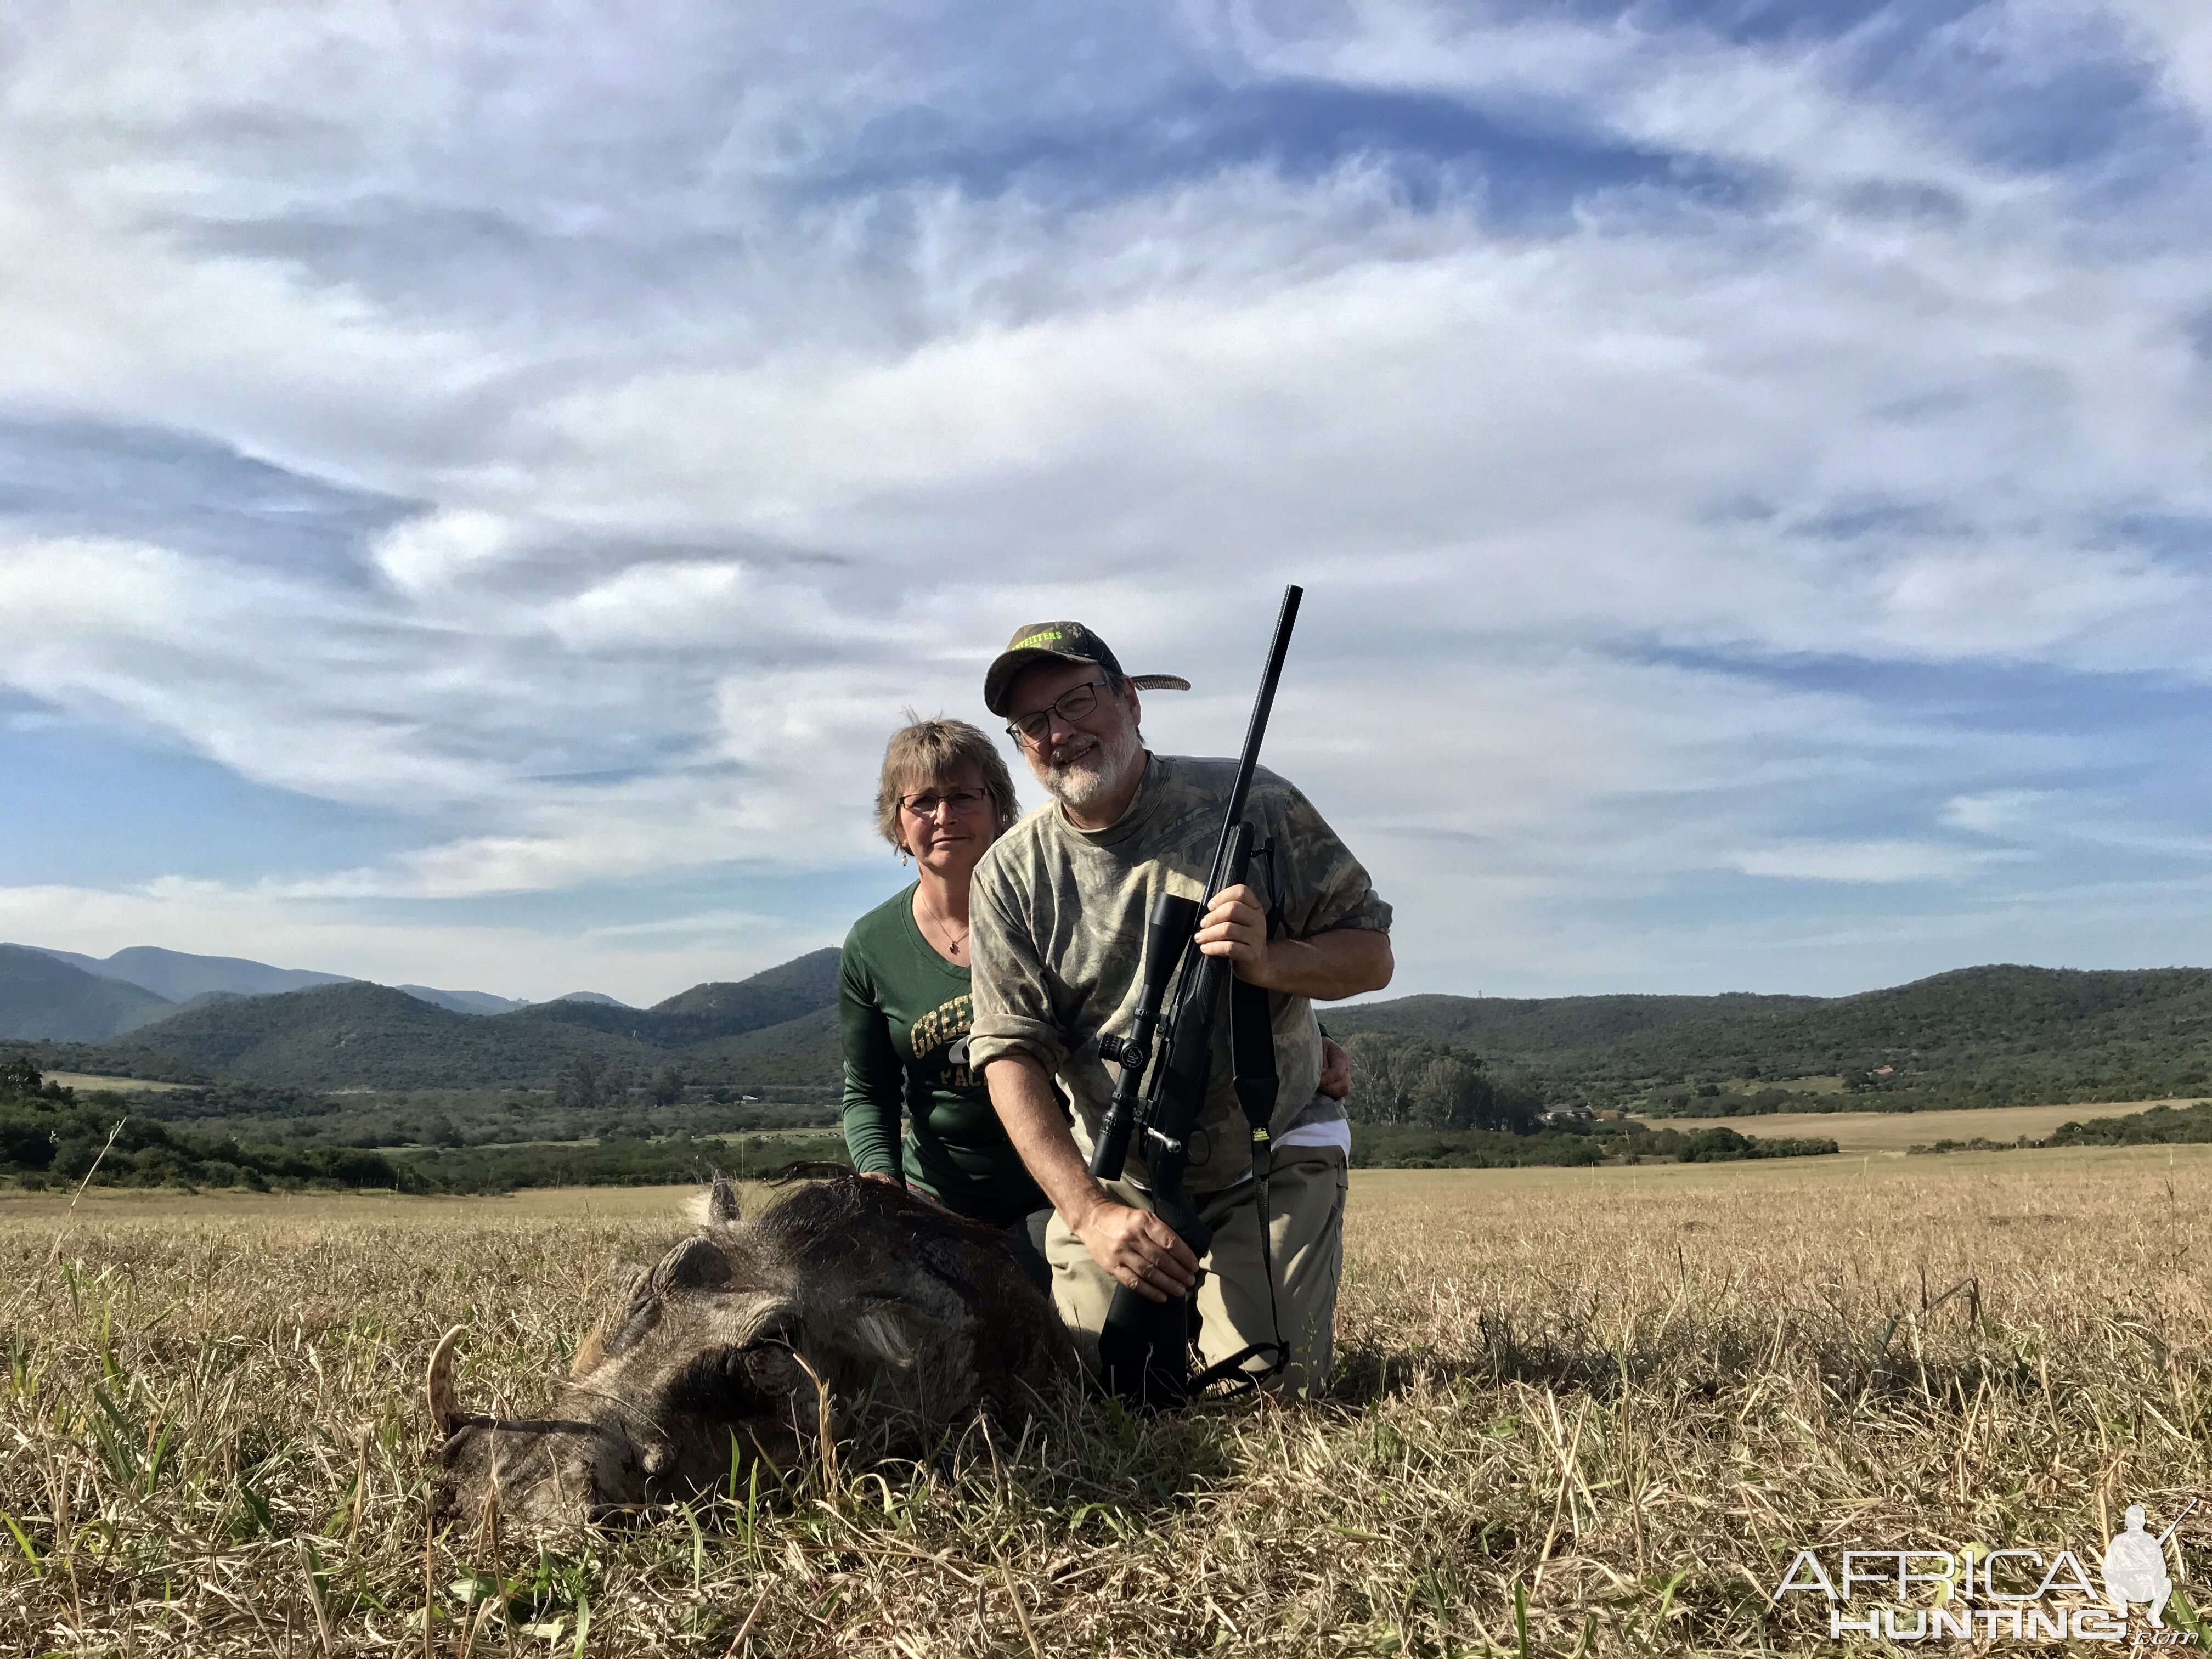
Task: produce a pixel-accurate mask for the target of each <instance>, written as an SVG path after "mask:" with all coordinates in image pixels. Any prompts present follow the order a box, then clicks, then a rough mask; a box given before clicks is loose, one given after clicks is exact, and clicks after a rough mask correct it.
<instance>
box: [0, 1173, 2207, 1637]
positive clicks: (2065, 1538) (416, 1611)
mask: <svg viewBox="0 0 2212 1659" xmlns="http://www.w3.org/2000/svg"><path fill="white" fill-rule="evenodd" d="M749 1197H750V1194H749ZM672 1199H673V1195H672V1194H668V1193H665V1192H605V1191H602V1192H593V1193H588V1194H583V1193H562V1194H533V1195H531V1196H529V1197H526V1198H525V1199H521V1200H465V1201H458V1200H447V1201H438V1200H399V1199H390V1198H381V1199H368V1198H364V1199H344V1200H302V1199H291V1200H283V1199H275V1198H258V1199H256V1198H248V1197H245V1196H239V1197H234V1198H221V1199H205V1198H202V1199H164V1198H160V1197H155V1196H147V1195H113V1196H110V1195H106V1194H93V1195H90V1196H88V1198H87V1199H86V1200H85V1201H84V1203H83V1204H82V1206H81V1207H80V1208H79V1209H78V1210H77V1211H76V1213H75V1214H74V1215H73V1216H72V1215H70V1214H68V1213H67V1212H65V1210H64V1206H63V1203H62V1201H60V1200H52V1199H46V1198H40V1199H16V1200H8V1201H5V1202H0V1351H4V1371H0V1511H4V1512H5V1521H4V1523H0V1653H7V1654H10V1655H13V1654H15V1653H32V1654H38V1653H46V1652H53V1653H65V1654H71V1655H77V1654H112V1655H132V1656H135V1655H151V1654H169V1653H191V1654H195V1655H199V1654H206V1655H222V1654H240V1655H243V1654H256V1655H264V1654H266V1655H300V1656H308V1655H319V1654H326V1653H343V1654H356V1653H358V1654H367V1653H371V1652H376V1653H387V1652H389V1653H397V1654H400V1655H410V1654H416V1653H422V1654H436V1655H453V1654H469V1653H474V1654H477V1655H495V1654H496V1655H505V1654H510V1653H516V1654H522V1653H526V1654H533V1655H544V1654H559V1655H564V1656H568V1655H578V1654H592V1655H604V1656H610V1659H611V1656H616V1655H634V1654H661V1653H669V1654H702V1655H724V1654H735V1655H744V1654H750V1655H755V1656H767V1655H777V1656H799V1655H823V1656H828V1655H832V1654H835V1655H839V1656H874V1655H881V1656H885V1659H890V1656H894V1655H905V1656H926V1655H936V1654H943V1655H969V1654H975V1655H984V1654H991V1655H1008V1656H1022V1655H1044V1654H1050V1655H1060V1654H1098V1655H1132V1656H1134V1655H1146V1656H1152V1655H1158V1656H1188V1655H1198V1654H1218V1655H1224V1656H1236V1655H1261V1654H1267V1655H1280V1654H1345V1655H1376V1656H1381V1655H1433V1656H1447V1655H1450V1656H1474V1655H1477V1654H1482V1653H1486V1652H1506V1653H1524V1652H1525V1653H1547V1654H1559V1655H1571V1654H1580V1653H1602V1654H1613V1653H1664V1654H1700V1655H1708V1654H1710V1655H1726V1654H1748V1653H1759V1652H1771V1651H1780V1650H1806V1649H1808V1648H1813V1647H1818V1648H1821V1649H1826V1647H1827V1645H1828V1644H1827V1638H1826V1625H1825V1620H1824V1616H1823V1615H1822V1614H1821V1613H1820V1611H1819V1609H1818V1608H1817V1607H1816V1606H1815V1605H1814V1598H1809V1597H1796V1598H1792V1600H1791V1601H1790V1603H1789V1604H1788V1605H1786V1606H1785V1607H1784V1608H1783V1609H1782V1610H1780V1611H1779V1612H1778V1611H1777V1610H1776V1609H1775V1608H1774V1607H1771V1605H1770V1604H1769V1601H1768V1599H1767V1594H1766V1592H1767V1591H1768V1590H1769V1589H1771V1587H1772V1586H1773V1585H1774V1583H1776V1581H1777V1580H1778V1577H1780V1575H1781V1574H1782V1572H1783V1571H1784V1569H1785V1568H1786V1567H1787V1565H1789V1563H1790V1559H1791V1557H1792V1555H1793V1554H1794V1553H1795V1552H1796V1549H1797V1548H1798V1547H1801V1546H1816V1547H1824V1548H1838V1547H1842V1546H1844V1545H1845V1544H1849V1543H1862V1544H1865V1545H1869V1546H1875V1547H1879V1546H1884V1545H1892V1546H1899V1547H1903V1546H1923V1545H1924V1546H1927V1547H1935V1548H1956V1547H1959V1546H1960V1545H1962V1544H1965V1543H1966V1542H1968V1541H1974V1542H1978V1543H1980V1544H1983V1545H1985V1546H1999V1545H2005V1544H2011V1543H2015V1542H2021V1541H2025V1542H2026V1543H2028V1544H2031V1545H2038V1546H2041V1547H2045V1548H2046V1549H2049V1548H2051V1547H2054V1546H2056V1545H2057V1544H2060V1543H2064V1544H2068V1545H2070V1546H2071V1547H2074V1548H2075V1549H2076V1550H2078V1551H2083V1552H2087V1559H2090V1560H2092V1561H2093V1560H2094V1559H2095V1552H2096V1551H2097V1550H2098V1549H2100V1547H2101V1545H2102V1542H2103V1540H2104V1539H2105V1538H2106V1536H2107V1535H2109V1534H2110V1533H2111V1532H2112V1531H2113V1530H2115V1529H2117V1527H2118V1515H2119V1511H2120V1510H2121V1509H2122V1508H2123V1507H2124V1505H2125V1504H2129V1503H2130V1502H2141V1503H2143V1504H2148V1505H2149V1506H2150V1508H2151V1510H2152V1512H2153V1515H2154V1516H2155V1517H2160V1522H2159V1523H2160V1524H2162V1523H2163V1519H2166V1518H2171V1517H2172V1516H2173V1515H2174V1514H2175V1513H2176V1512H2177V1511H2178V1510H2179V1508H2180V1507H2181V1505H2182V1504H2183V1503H2184V1502H2185V1500H2186V1498H2187V1497H2188V1496H2189V1495H2191V1494H2195V1493H2198V1492H2205V1493H2207V1495H2208V1496H2212V1470H2208V1467H2207V1464H2208V1455H2207V1439H2206V1436H2207V1431H2208V1426H2212V1352H2208V1348H2212V1335H2209V1334H2208V1333H2212V1279H2208V1262H2207V1259H2206V1256H2207V1250H2208V1243H2207V1240H2208V1238H2212V1148H2180V1149H2166V1148H2159V1149H2156V1150H2155V1151H2130V1150H2111V1151H2098V1152H2054V1153H2045V1152H2015V1153H2007V1154H1989V1155H1967V1156H1960V1157H1953V1158H1912V1159H1897V1160H1890V1159H1882V1158H1848V1159H1838V1158H1826V1159H1807V1160H1798V1161H1793V1162H1790V1163H1786V1164H1777V1165H1759V1164H1718V1165H1711V1164H1699V1165H1656V1166H1654V1165H1646V1166H1642V1167H1638V1168H1632V1169H1600V1170H1510V1171H1508V1170H1495V1171H1488V1170H1486V1171H1435V1172H1428V1171H1418V1172H1417V1171H1406V1172H1373V1173H1363V1174H1362V1175H1360V1176H1358V1177H1357V1178H1356V1180H1355V1183H1354V1187H1353V1200H1352V1216H1351V1219H1350V1225H1349V1229H1348V1257H1349V1266H1348V1270H1347V1275H1346V1286H1345V1293H1344V1298H1343V1305H1342V1310H1341V1320H1340V1354H1341V1358H1340V1372H1339V1376H1338V1377H1337V1380H1336V1383H1335V1384H1334V1389H1333V1391H1332V1393H1331V1395H1330V1396H1329V1397H1328V1398H1327V1399H1325V1400H1322V1401H1319V1402H1316V1403H1313V1404H1292V1405H1284V1404H1279V1403H1275V1402H1272V1401H1250V1400H1246V1401H1236V1402H1231V1403H1229V1404H1226V1405H1221V1406H1216V1407H1208V1408H1206V1409H1203V1410H1200V1411H1198V1412H1194V1413H1190V1414H1188V1415H1186V1416H1184V1417H1182V1418H1179V1419H1170V1420H1165V1421H1160V1422H1156V1423H1152V1424H1138V1423H1134V1422H1132V1421H1129V1420H1127V1419H1124V1418H1122V1417H1121V1415H1120V1414H1119V1413H1117V1412H1115V1410H1113V1409H1112V1408H1109V1407H1097V1406H1091V1405H1080V1404H1078V1405H1071V1406H1068V1407H1065V1408H1063V1409H1061V1410H1060V1411H1057V1412H1056V1413H1051V1414H1048V1416H1047V1417H1046V1418H1045V1419H1042V1420H1040V1421H1039V1422H1037V1423H1036V1424H1035V1425H1032V1427H1031V1429H1030V1432H1029V1433H1028V1435H1027V1436H1026V1437H1025V1438H1024V1440H1023V1441H1022V1442H1021V1443H1019V1444H1002V1445H999V1446H995V1447H994V1446H991V1445H988V1444H987V1443H984V1441H983V1439H982V1438H981V1436H980V1435H971V1436H969V1437H968V1439H967V1440H966V1441H965V1442H964V1443H963V1444H962V1445H961V1446H959V1447H957V1448H956V1449H953V1450H951V1451H950V1452H948V1453H947V1454H946V1455H945V1456H944V1457H942V1458H941V1459H939V1461H938V1462H935V1463H933V1464H932V1465H930V1466H928V1467H925V1468H911V1467H909V1468H897V1469H891V1470H887V1471H883V1472H880V1473H875V1472H869V1471H866V1470H858V1469H852V1468H846V1469H843V1470H842V1471H839V1472H834V1473H832V1472H829V1471H826V1470H825V1469H824V1468H820V1467H817V1468H808V1469H805V1470H799V1471H793V1472H792V1474H790V1476H789V1478H788V1479H787V1480H786V1481H785V1482H784V1483H783V1485H782V1486H781V1488H780V1489H779V1488H778V1487H777V1486H775V1485H774V1484H773V1483H769V1484H768V1485H766V1486H765V1487H764V1489H762V1490H758V1491H754V1490H740V1491H738V1492H737V1493H736V1494H735V1495H734V1497H733V1498H732V1497H731V1496H729V1495H724V1496H722V1497H721V1498H718V1499H717V1500H716V1501H714V1502H712V1503H708V1504H701V1505H699V1506H697V1507H696V1509H695V1510H690V1511H678V1512H675V1513H672V1514H671V1515H669V1516H666V1517H665V1518H664V1519H662V1520H660V1521H659V1522H657V1523H655V1524H652V1525H649V1526H646V1527H643V1528H638V1529H635V1530H633V1531H629V1532H625V1533H608V1534H599V1535H592V1536H580V1537H572V1538H567V1539H561V1540H555V1541H550V1543H547V1544H544V1545H543V1546H541V1547H534V1548H533V1547H530V1546H529V1545H527V1544H526V1542H525V1541H521V1540H518V1539H515V1538H513V1537H500V1538H496V1539H495V1538H494V1537H492V1536H490V1535H458V1536H440V1537H433V1538H426V1536H425V1527H424V1514H425V1507H424V1501H423V1498H424V1489H425V1477H426V1467H427V1460H428V1452H429V1447H428V1443H427V1442H428V1434H427V1425H426V1423H425V1420H424V1419H423V1416H422V1409H421V1406H420V1401H419V1386H420V1379H421V1374H422V1364H423V1359H424V1357H425V1355H426V1354H427V1353H428V1350H429V1347H430V1346H431V1344H432V1342H433V1340H435V1336H436V1334H437V1333H438V1332H439V1331H440V1330H441V1329H442V1328H444V1327H445V1326H446V1325H447V1323H449V1322H455V1321H465V1322H466V1323H467V1325H468V1328H469V1338H468V1342H467V1346H466V1348H465V1366H464V1371H463V1380H464V1392H465V1398H466V1399H468V1400H470V1401H471V1402H473V1403H474V1405H475V1406H476V1407H477V1408H479V1409H482V1408H485V1407H491V1406H494V1405H495V1404H496V1405H497V1406H499V1407H531V1406H533V1405H536V1404H538V1403H541V1402H542V1401H543V1398H544V1394H543V1389H544V1381H543V1379H544V1376H545V1375H546V1374H547V1372H548V1371H549V1370H552V1369H554V1368H556V1367H557V1366H559V1365H560V1364H562V1362H563V1361H564V1359H565V1358H566V1356H567V1354H568V1351H569V1349H570V1348H571V1346H573V1345H574V1342H575V1341H576V1340H577V1339H578V1338H579V1337H580V1334H582V1332H583V1331H584V1329H585V1328H586V1325H587V1323H588V1322H589V1321H591V1320H592V1317H593V1316H595V1315H596V1314H597V1313H598V1312H599V1308H600V1296H601V1291H600V1284H601V1280H602V1278H603V1269H604V1267H605V1264H606V1263H607V1262H608V1261H610V1260H611V1259H612V1258H614V1257H615V1256H617V1255H624V1254H629V1253H633V1252H641V1251H642V1250H644V1249H647V1248H649V1246H650V1245H651V1244H652V1243H653V1242H655V1241H657V1240H659V1239H661V1238H664V1237H667V1236H669V1235H671V1234H672V1233H673V1232H674V1231H678V1227H677V1225H676V1224H675V1223H674V1221H673V1219H672V1217H671V1213H670V1212H671V1206H672ZM1954 1286H1960V1287H1961V1288H1960V1289H1959V1290H1958V1291H1956V1293H1954V1294H1950V1295H1948V1296H1947V1295H1946V1294H1945V1293H1946V1292H1947V1291H1952V1290H1953V1287H1954ZM2179 1542H2180V1543H2181V1545H2182V1546H2183V1551H2182V1558H2181V1559H2183V1560H2185V1562H2186V1563H2187V1564H2188V1576H2187V1578H2186V1579H2185V1595H2195V1594H2197V1590H2198V1583H2197V1580H2199V1579H2201V1578H2203V1577H2205V1576H2207V1575H2208V1574H2212V1516H2208V1515H2207V1513H2206V1512H2205V1510H2203V1509H2200V1510H2198V1511H2197V1513H2196V1514H2195V1515H2194V1516H2191V1518H2190V1520H2189V1522H2187V1523H2186V1524H2185V1526H2184V1527H2183V1528H2182V1529H2181V1532H2180V1534H2179ZM426 1589H427V1591H428V1599H429V1603H430V1608H429V1610H430V1613H431V1618H430V1620H429V1621H428V1628H427V1629H426V1628H425V1621H424V1618H423V1613H424V1603H425V1595H426ZM2203 1599H2206V1600H2212V1594H2208V1595H2205V1596H2204V1598H2203ZM2180 1609H2181V1603H2179V1602H2177V1604H2176V1607H2175V1608H2174V1609H2173V1610H2172V1611H2170V1612H2169V1614H2168V1618H2169V1621H2170V1622H2171V1621H2172V1620H2174V1619H2175V1618H2176V1617H2177V1615H2178V1614H2179V1613H2180ZM1882 1645H1883V1644H1881V1643H1878V1642H1877V1643H1873V1644H1869V1643H1867V1642H1865V1641H1864V1640H1863V1639H1862V1640H1860V1641H1858V1642H1857V1648H1858V1650H1862V1651H1864V1650H1869V1649H1873V1650H1881V1647H1882ZM1999 1645H2000V1647H2002V1646H2003V1645H2005V1644H1999Z"/></svg>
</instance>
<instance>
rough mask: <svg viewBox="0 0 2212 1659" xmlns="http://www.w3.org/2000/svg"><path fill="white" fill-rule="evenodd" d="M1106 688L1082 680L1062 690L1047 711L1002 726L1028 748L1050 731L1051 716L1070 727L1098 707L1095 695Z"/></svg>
mask: <svg viewBox="0 0 2212 1659" xmlns="http://www.w3.org/2000/svg"><path fill="white" fill-rule="evenodd" d="M1105 689H1106V682H1105V681H1103V680H1085V681H1084V683H1083V684H1080V685H1079V686H1076V687H1074V688H1073V690H1066V691H1063V692H1061V693H1060V696H1058V697H1057V698H1056V699H1054V702H1053V704H1052V706H1051V707H1050V708H1040V709H1038V710H1037V711H1036V713H1035V714H1024V715H1023V716H1022V717H1021V718H1020V719H1019V720H1009V721H1008V722H1007V723H1006V735H1007V736H1008V737H1010V738H1015V739H1017V740H1018V741H1019V742H1022V743H1026V744H1029V745H1030V747H1031V748H1032V749H1034V748H1035V747H1036V745H1037V744H1041V743H1042V742H1043V741H1044V740H1045V736H1046V734H1047V733H1048V732H1050V731H1051V730H1052V717H1053V716H1054V714H1057V715H1059V716H1060V719H1061V720H1066V721H1067V722H1069V723H1071V724H1073V722H1074V721H1076V720H1081V719H1082V718H1083V717H1084V716H1085V714H1089V713H1090V712H1091V710H1092V709H1094V708H1097V706H1098V694H1099V693H1100V692H1101V691H1103V690H1105Z"/></svg>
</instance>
